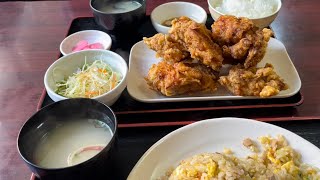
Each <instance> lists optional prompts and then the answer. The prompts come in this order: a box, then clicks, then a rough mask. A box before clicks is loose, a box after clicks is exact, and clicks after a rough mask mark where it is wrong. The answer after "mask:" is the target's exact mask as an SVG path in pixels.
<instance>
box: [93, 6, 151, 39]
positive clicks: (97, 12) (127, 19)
mask: <svg viewBox="0 0 320 180" xmlns="http://www.w3.org/2000/svg"><path fill="white" fill-rule="evenodd" d="M134 1H137V2H139V3H140V4H141V6H140V7H139V8H137V9H135V10H132V11H127V12H123V13H108V12H105V11H103V10H102V8H103V7H105V6H106V5H110V4H112V3H114V2H119V0H90V7H91V9H92V11H93V16H94V19H95V21H96V23H97V24H98V25H100V26H102V27H103V28H105V29H106V30H107V31H108V32H109V33H111V34H127V33H130V32H131V31H132V30H134V29H137V28H138V26H139V25H140V23H141V22H142V20H143V19H144V17H145V15H146V0H134Z"/></svg>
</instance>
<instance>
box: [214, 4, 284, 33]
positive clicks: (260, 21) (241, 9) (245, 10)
mask: <svg viewBox="0 0 320 180" xmlns="http://www.w3.org/2000/svg"><path fill="white" fill-rule="evenodd" d="M208 5H209V11H210V14H211V16H212V18H213V19H214V20H217V19H218V18H219V17H220V16H221V15H234V16H237V17H246V18H249V19H251V20H252V21H253V23H255V25H256V26H258V27H259V28H264V27H268V26H269V25H270V24H271V23H272V22H273V21H274V19H275V18H276V17H277V15H278V12H279V10H280V8H281V5H282V3H281V0H267V1H266V0H236V1H235V0H208Z"/></svg>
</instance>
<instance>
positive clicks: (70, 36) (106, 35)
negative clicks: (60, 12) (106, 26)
mask: <svg viewBox="0 0 320 180" xmlns="http://www.w3.org/2000/svg"><path fill="white" fill-rule="evenodd" d="M85 32H93V33H99V34H103V35H104V36H105V37H106V38H107V39H108V41H110V44H109V45H108V47H109V46H110V47H111V45H112V39H111V37H110V35H109V34H107V33H105V32H103V31H99V30H83V31H78V32H75V33H72V34H70V35H69V36H67V37H66V38H64V39H63V41H62V42H61V43H60V47H59V48H60V52H61V53H62V54H63V55H64V56H66V55H68V54H71V53H73V52H71V53H68V54H67V53H66V52H65V51H64V50H63V49H62V48H63V47H62V46H63V44H64V43H65V42H66V41H68V40H69V39H70V38H72V37H74V36H77V35H79V34H82V33H85ZM108 47H104V48H108ZM81 51H83V50H81Z"/></svg>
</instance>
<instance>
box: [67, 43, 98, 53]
mask: <svg viewBox="0 0 320 180" xmlns="http://www.w3.org/2000/svg"><path fill="white" fill-rule="evenodd" d="M87 49H104V47H103V44H101V43H99V42H96V43H92V44H89V42H88V41H86V40H81V41H79V42H78V43H77V44H76V45H75V46H73V48H72V52H77V51H81V50H87Z"/></svg>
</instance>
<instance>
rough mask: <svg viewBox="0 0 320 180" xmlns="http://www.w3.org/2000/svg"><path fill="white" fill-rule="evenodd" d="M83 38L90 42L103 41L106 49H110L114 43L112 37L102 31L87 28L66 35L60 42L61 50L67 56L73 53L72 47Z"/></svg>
mask: <svg viewBox="0 0 320 180" xmlns="http://www.w3.org/2000/svg"><path fill="white" fill-rule="evenodd" d="M82 40H86V41H88V43H89V44H92V43H101V44H102V45H103V47H104V49H107V50H108V49H110V48H111V45H112V39H111V37H110V36H109V35H108V34H107V33H105V32H102V31H98V30H85V31H79V32H76V33H73V34H71V35H70V36H68V37H66V38H65V39H64V40H63V41H62V42H61V44H60V52H61V53H62V54H63V55H64V56H65V55H67V54H70V53H72V48H73V47H74V46H75V45H76V44H77V43H78V42H79V41H82Z"/></svg>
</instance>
